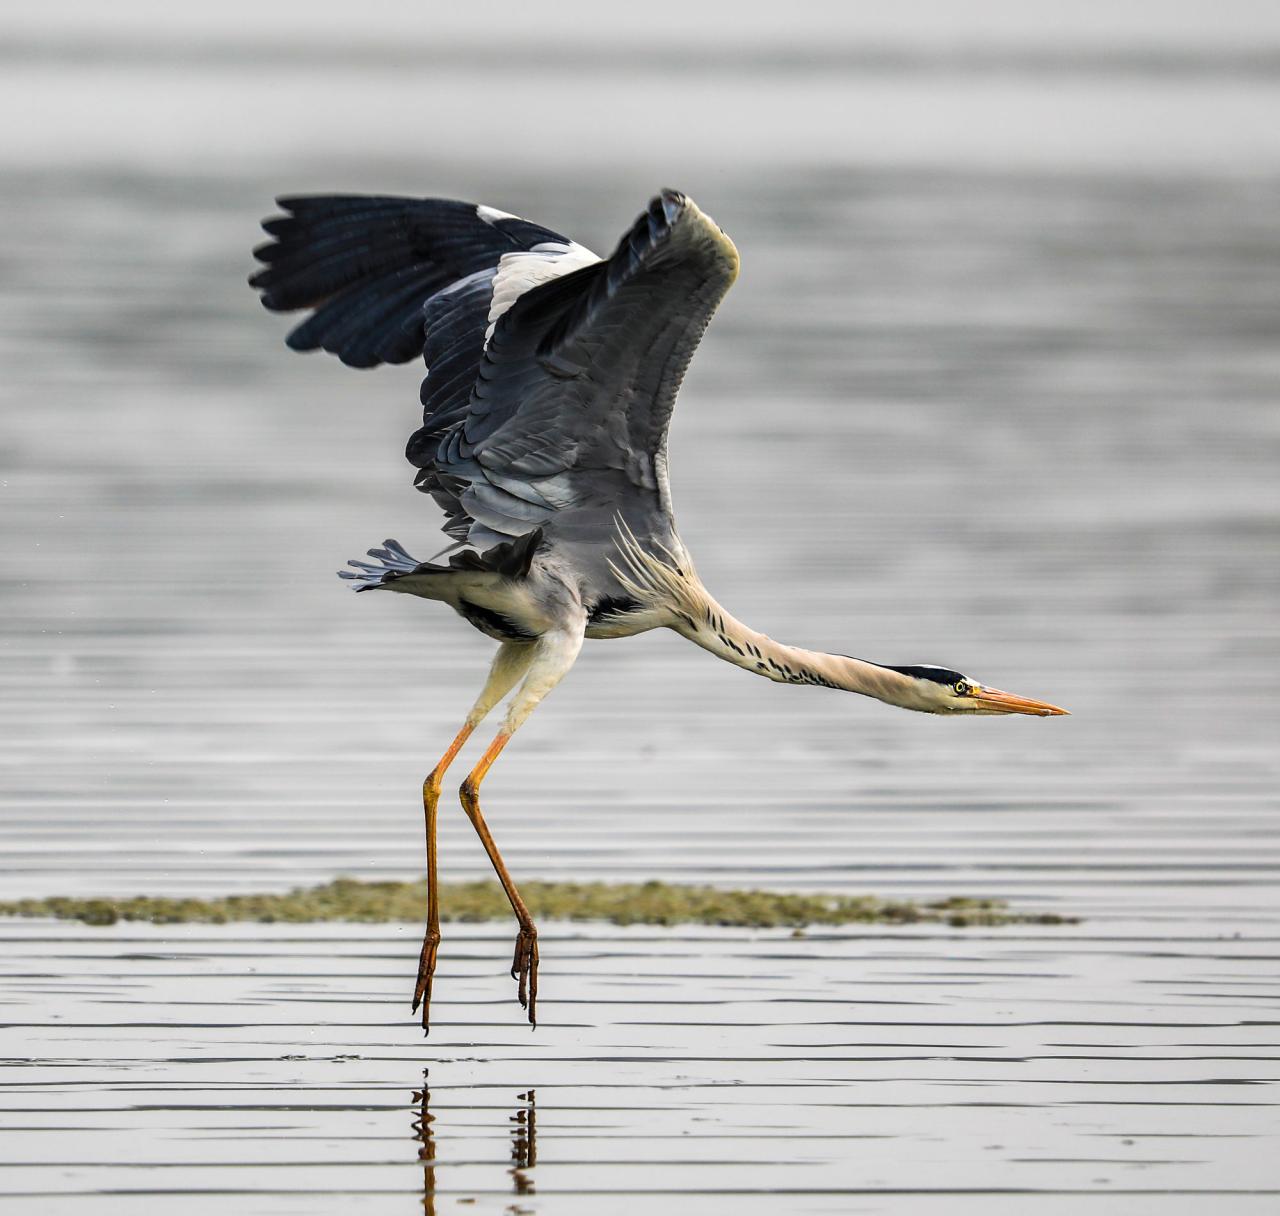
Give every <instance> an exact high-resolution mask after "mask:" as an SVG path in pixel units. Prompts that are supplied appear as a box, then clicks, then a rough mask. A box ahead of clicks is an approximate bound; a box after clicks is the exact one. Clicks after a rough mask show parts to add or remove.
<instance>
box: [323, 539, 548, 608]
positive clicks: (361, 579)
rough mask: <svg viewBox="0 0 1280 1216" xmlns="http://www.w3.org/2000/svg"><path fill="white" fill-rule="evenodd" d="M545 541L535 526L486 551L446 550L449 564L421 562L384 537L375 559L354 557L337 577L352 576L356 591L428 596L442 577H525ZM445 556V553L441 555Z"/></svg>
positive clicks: (431, 595) (371, 555)
mask: <svg viewBox="0 0 1280 1216" xmlns="http://www.w3.org/2000/svg"><path fill="white" fill-rule="evenodd" d="M541 544H542V529H541V528H535V529H534V530H533V531H532V532H526V533H525V534H524V535H523V536H516V537H513V538H512V539H510V540H505V541H502V542H501V543H499V544H496V545H494V546H493V547H492V548H491V549H486V550H485V551H484V552H483V553H476V552H475V551H474V550H471V549H462V550H460V551H454V552H451V550H454V549H455V546H452V545H451V546H450V547H449V549H446V550H445V553H448V554H449V564H448V565H447V566H445V565H440V564H439V563H437V562H420V561H418V559H417V558H416V557H413V556H412V555H410V553H409V552H408V551H407V550H406V549H405V547H404V546H403V545H402V544H401V543H400V542H399V541H398V540H384V541H383V542H382V548H381V549H370V550H369V556H370V557H372V558H373V559H374V561H372V562H366V561H361V560H359V559H358V558H354V557H353V558H352V559H351V560H350V561H349V562H347V565H348V566H351V567H352V569H350V570H339V571H338V577H339V578H345V579H350V580H351V581H352V582H354V583H355V584H356V587H355V590H356V591H372V590H373V589H374V588H376V587H390V588H391V590H392V591H408V592H409V593H410V594H413V595H425V596H426V597H427V598H428V599H431V598H433V597H434V594H435V593H436V592H437V591H438V590H439V588H440V579H441V577H442V576H444V577H446V578H450V579H453V580H457V579H465V578H468V577H470V578H473V579H474V578H476V577H477V576H479V577H480V578H487V579H492V578H493V577H494V576H497V577H499V578H506V579H522V578H524V577H525V575H527V574H528V573H529V566H530V564H531V563H532V562H533V558H534V554H536V553H537V551H538V548H539V546H540V545H541ZM441 556H443V554H442V555H441ZM402 580H407V581H402Z"/></svg>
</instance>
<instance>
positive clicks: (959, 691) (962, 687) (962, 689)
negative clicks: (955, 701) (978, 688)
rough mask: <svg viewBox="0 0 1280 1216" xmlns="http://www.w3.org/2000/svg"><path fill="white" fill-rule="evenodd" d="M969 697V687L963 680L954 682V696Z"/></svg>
mask: <svg viewBox="0 0 1280 1216" xmlns="http://www.w3.org/2000/svg"><path fill="white" fill-rule="evenodd" d="M968 695H969V685H968V683H967V682H966V681H964V680H957V681H956V696H958V697H965V696H968Z"/></svg>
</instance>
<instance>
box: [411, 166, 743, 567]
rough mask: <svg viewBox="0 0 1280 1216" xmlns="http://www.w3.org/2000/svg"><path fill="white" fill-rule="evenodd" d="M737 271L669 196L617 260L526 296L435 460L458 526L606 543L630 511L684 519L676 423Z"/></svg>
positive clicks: (472, 532) (715, 232)
mask: <svg viewBox="0 0 1280 1216" xmlns="http://www.w3.org/2000/svg"><path fill="white" fill-rule="evenodd" d="M737 269H738V256H737V251H736V250H735V249H734V247H733V244H732V242H730V240H729V239H728V237H726V236H725V235H724V234H723V233H722V232H721V231H720V229H719V228H718V227H717V226H716V225H715V224H714V223H713V222H712V221H711V220H709V219H708V218H707V217H706V216H705V215H703V213H702V212H701V211H700V210H699V209H698V208H697V206H696V205H695V204H694V203H692V202H691V201H690V200H688V199H686V198H685V197H684V196H682V195H680V194H677V193H675V192H674V191H666V192H664V193H663V194H662V195H660V196H658V197H657V198H655V199H654V200H653V202H652V203H650V205H649V208H648V209H647V210H646V211H645V213H644V214H643V215H641V217H640V218H639V220H637V222H636V223H635V225H633V227H632V228H631V230H630V231H629V232H628V233H627V234H626V236H624V237H623V239H622V241H621V243H620V244H619V246H618V248H617V250H616V251H615V252H614V254H613V255H612V257H610V258H609V259H608V261H606V262H597V263H594V264H592V265H589V266H585V267H583V268H582V269H580V270H576V271H573V272H572V273H570V274H567V275H563V276H560V277H557V278H555V279H552V280H551V281H549V282H547V283H544V284H543V285H541V286H539V287H536V288H534V289H533V290H530V291H528V292H526V293H525V294H523V295H521V296H520V297H519V298H518V299H517V300H516V301H515V302H514V303H513V304H512V305H511V306H510V307H509V308H508V309H507V310H506V311H505V312H504V313H503V314H502V316H501V317H500V319H499V320H498V321H497V324H496V325H495V326H494V328H493V333H492V335H491V337H490V338H489V341H488V343H487V345H486V347H485V350H484V353H483V357H482V359H481V361H480V365H479V368H478V373H477V377H476V381H475V386H474V388H473V389H472V392H471V398H470V401H469V404H468V408H467V413H466V416H465V417H464V418H463V419H462V421H461V423H460V424H459V425H457V426H454V427H451V428H450V429H449V431H448V433H447V434H445V435H444V436H443V437H442V438H441V440H440V441H439V443H438V445H437V447H436V450H435V453H434V456H433V458H432V460H431V461H430V463H429V464H428V463H427V462H425V461H424V473H423V475H422V481H423V483H424V484H425V485H427V486H429V487H431V488H433V489H434V490H435V491H436V494H437V498H438V499H439V500H441V501H442V503H443V505H445V506H446V508H448V509H449V510H450V514H451V522H452V527H453V529H454V531H455V534H456V535H459V536H462V535H463V534H464V532H463V529H464V528H465V536H466V538H467V539H468V540H469V541H470V542H471V543H472V544H475V545H481V546H482V545H483V544H485V543H486V542H488V541H491V540H492V539H494V538H495V537H496V538H507V537H513V536H519V535H522V534H524V533H526V532H528V531H530V530H531V529H532V528H535V527H539V526H541V527H543V528H544V530H545V531H546V534H547V536H548V538H549V539H555V538H561V539H564V540H569V541H575V540H578V541H596V542H603V541H605V540H606V539H607V537H608V536H609V535H611V534H612V529H613V518H614V515H615V513H620V514H622V515H624V516H625V517H628V518H631V519H633V520H635V526H637V527H645V524H644V522H643V521H644V519H645V518H646V514H648V515H652V514H653V513H654V512H660V513H661V514H662V515H663V516H665V517H666V518H667V519H669V518H670V510H671V507H670V495H669V491H668V488H667V477H666V441H667V425H668V422H669V421H670V418H671V411H672V407H673V405H674V403H675V396H676V392H677V390H678V389H679V387H680V382H681V380H682V379H683V377H684V372H685V369H686V368H687V367H688V365H689V360H690V359H691V358H692V356H693V352H694V350H695V349H696V348H697V345H698V342H699V340H700V339H701V337H702V333H703V330H705V329H706V326H707V323H708V322H709V321H710V319H711V316H712V314H713V313H714V312H715V309H716V306H717V305H718V304H719V302H720V300H721V299H722V298H723V296H724V294H725V292H726V291H727V290H728V289H729V287H730V285H731V284H732V283H733V280H734V278H735V277H736V275H737ZM455 504H456V505H455ZM646 530H647V528H646Z"/></svg>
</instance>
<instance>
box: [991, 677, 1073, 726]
mask: <svg viewBox="0 0 1280 1216" xmlns="http://www.w3.org/2000/svg"><path fill="white" fill-rule="evenodd" d="M969 696H970V697H971V698H972V699H973V700H974V701H976V702H977V703H978V711H977V712H978V713H980V714H1031V715H1032V716H1034V717H1037V718H1056V717H1058V716H1059V715H1060V714H1066V713H1069V712H1070V711H1069V710H1065V709H1060V708H1059V707H1058V706H1056V705H1050V704H1049V702H1048V701H1033V700H1032V699H1031V698H1030V697H1019V696H1016V695H1015V694H1014V693H1011V692H1001V691H1000V689H998V688H984V687H983V686H982V685H981V684H975V685H974V687H973V691H972V692H970V693H969Z"/></svg>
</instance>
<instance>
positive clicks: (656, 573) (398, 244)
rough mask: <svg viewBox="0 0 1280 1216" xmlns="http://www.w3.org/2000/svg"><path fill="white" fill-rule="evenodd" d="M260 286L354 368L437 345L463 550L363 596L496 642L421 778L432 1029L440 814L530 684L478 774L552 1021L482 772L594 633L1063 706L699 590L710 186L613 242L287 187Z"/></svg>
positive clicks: (424, 429) (309, 337)
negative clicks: (691, 529)
mask: <svg viewBox="0 0 1280 1216" xmlns="http://www.w3.org/2000/svg"><path fill="white" fill-rule="evenodd" d="M277 203H278V205H279V207H280V208H281V210H282V212H283V214H281V215H277V216H274V217H272V218H270V219H268V220H265V221H264V222H263V228H264V229H265V230H266V231H267V233H268V234H269V235H270V237H271V239H270V241H268V242H267V243H266V244H264V245H262V246H261V247H259V248H258V249H256V250H255V251H254V252H255V256H256V257H257V258H258V260H259V261H260V262H262V263H263V266H262V268H261V269H260V270H258V271H257V273H256V274H254V275H253V276H252V278H251V279H250V283H251V284H252V285H253V286H254V287H256V288H258V289H259V290H260V291H261V293H262V302H263V304H264V305H265V306H266V307H267V308H269V309H272V310H274V311H281V312H288V311H293V310H297V309H309V310H311V312H310V315H309V316H308V317H307V318H306V319H305V320H304V321H303V322H302V323H301V324H300V325H298V326H297V327H296V328H295V329H293V330H292V332H290V334H289V336H288V339H287V341H288V345H289V346H290V347H292V348H293V349H294V350H301V351H308V350H316V349H320V350H325V351H328V352H329V353H331V354H334V355H337V356H338V358H339V359H340V360H341V361H342V362H343V363H345V364H347V365H349V366H351V367H360V368H367V367H374V366H376V365H378V364H382V363H404V362H406V361H408V360H410V359H413V358H416V357H418V356H420V355H421V356H423V357H424V358H425V361H426V365H427V376H426V379H425V380H424V381H423V382H422V404H423V420H422V426H421V427H420V428H419V429H418V430H417V431H415V432H414V434H413V435H412V437H411V438H410V439H409V444H408V448H407V452H406V454H407V456H408V458H409V460H410V462H411V463H412V464H413V465H414V466H415V467H416V469H417V470H418V472H417V476H416V480H415V484H416V486H417V488H418V489H419V490H421V491H423V492H424V493H426V494H428V495H430V496H431V498H432V499H434V500H435V502H436V504H437V505H438V506H439V508H440V509H441V510H442V511H443V513H444V523H443V530H444V532H445V533H446V534H447V535H448V537H449V540H450V542H451V543H450V544H449V545H448V546H447V547H446V548H445V549H444V550H443V551H442V552H441V553H439V554H437V555H436V556H435V557H434V558H432V559H431V560H429V561H418V560H417V559H415V558H413V557H411V556H410V555H409V553H408V552H407V551H406V550H405V549H404V548H403V547H402V546H401V545H400V544H399V543H398V542H396V541H394V540H388V541H386V542H385V543H384V544H383V545H382V546H381V547H379V548H374V549H371V550H369V556H370V557H371V558H372V559H373V560H372V561H352V562H350V563H349V565H350V566H351V567H352V569H350V570H344V571H342V572H341V574H342V577H344V578H347V579H350V580H352V581H353V582H354V583H355V590H357V591H370V590H375V589H376V590H383V591H394V592H400V593H402V594H408V595H416V596H420V597H421V598H423V599H427V600H437V601H439V602H441V603H443V604H447V605H448V606H449V607H451V608H452V609H453V610H454V611H455V612H457V613H458V614H459V615H460V616H462V617H463V618H464V619H465V620H467V621H468V622H470V624H472V625H473V626H474V627H475V628H476V629H479V630H480V631H481V632H482V633H485V634H487V635H488V636H489V637H491V638H493V639H495V640H496V641H497V642H498V650H497V654H496V655H495V656H494V659H493V663H492V666H491V667H490V670H489V675H488V678H487V679H486V681H485V684H484V687H483V688H482V689H481V691H480V695H479V696H478V697H477V698H476V701H475V704H474V705H473V706H472V707H471V711H470V713H468V714H467V716H466V718H465V720H464V721H463V724H462V726H461V729H460V730H459V731H458V733H457V735H456V737H455V738H454V740H453V742H452V743H450V744H449V746H448V748H447V749H446V750H445V753H444V755H443V756H442V757H441V758H440V761H439V763H437V764H436V766H435V768H433V769H432V770H431V773H430V775H429V776H428V777H427V778H426V780H425V781H424V783H423V787H422V796H423V806H424V810H425V818H426V853H427V883H428V896H427V927H426V933H425V936H424V939H423V944H422V951H421V954H420V956H419V964H418V976H417V983H416V987H415V991H414V997H413V1008H414V1010H415V1011H416V1010H417V1009H418V1008H419V1007H421V1009H422V1025H423V1027H424V1029H425V1028H429V1025H430V1009H431V988H432V981H433V977H434V974H435V969H436V956H437V951H438V948H439V944H440V910H439V906H438V901H437V850H436V823H437V808H438V804H439V799H440V793H441V788H442V783H443V778H444V775H445V771H446V770H447V769H448V768H449V766H450V764H451V763H452V762H453V760H454V759H455V757H456V756H457V755H458V752H459V751H460V750H461V748H462V746H463V745H464V744H465V743H466V741H467V739H468V738H469V737H470V735H471V733H472V732H473V731H474V730H475V729H476V727H477V726H479V725H480V723H481V721H482V720H483V719H484V718H485V717H486V716H487V715H488V714H489V713H490V711H491V710H492V709H493V708H494V707H495V706H496V705H497V704H498V703H499V702H500V701H501V700H502V699H503V698H504V697H505V696H506V695H507V694H508V693H510V692H512V690H514V695H513V696H512V697H511V700H510V702H509V704H508V706H507V709H506V713H505V717H504V718H503V720H502V726H501V728H500V729H499V731H498V732H497V735H496V736H495V737H494V739H493V741H492V743H490V745H489V747H488V749H487V750H486V751H485V752H484V754H483V756H482V757H481V758H480V760H479V762H478V763H477V764H476V766H475V767H474V768H473V769H472V770H471V772H470V774H469V775H468V776H467V778H466V780H465V781H464V782H463V783H462V787H461V790H460V797H461V801H462V806H463V809H464V810H465V812H466V814H467V816H468V818H469V819H470V821H471V823H472V825H473V826H474V828H475V830H476V832H477V833H478V834H479V837H480V840H481V842H482V843H483V845H484V848H485V851H486V852H487V853H488V856H489V860H490V861H491V862H492V864H493V868H494V870H495V872H496V873H497V876H498V878H499V880H500V881H501V883H502V886H503V888H504V890H505V891H506V894H507V898H508V900H509V901H510V903H511V909H512V911H513V912H514V914H515V918H516V920H517V922H518V924H519V931H518V934H517V938H516V947H515V955H514V958H513V961H512V968H511V974H512V978H514V979H517V980H518V982H519V987H518V996H519V1000H520V1003H521V1005H522V1006H523V1007H524V1008H525V1009H526V1010H527V1012H528V1017H529V1021H530V1022H531V1023H534V1024H536V1019H537V997H538V936H537V929H536V927H535V925H534V923H533V919H532V917H531V916H530V915H529V910H528V908H527V907H526V906H525V903H524V900H523V899H521V897H520V892H519V891H518V889H517V888H516V885H515V883H514V882H513V881H512V879H511V875H510V874H509V873H508V871H507V867H506V865H505V863H504V862H503V860H502V855H501V854H500V853H499V851H498V847H497V845H496V844H495V843H494V840H493V836H492V835H491V834H490V832H489V828H488V825H487V824H486V823H485V819H484V815H483V814H482V812H481V809H480V786H481V783H482V782H483V780H484V777H485V774H486V773H488V771H489V769H490V767H491V766H492V765H493V763H494V761H495V760H496V759H497V758H498V755H499V754H500V753H501V752H502V750H503V748H505V747H506V745H507V743H508V742H509V740H510V739H511V737H512V735H514V734H515V732H516V731H517V730H519V728H520V726H521V725H522V724H523V723H524V722H525V720H526V719H527V718H528V717H529V715H530V714H531V713H532V712H533V710H534V708H535V707H536V706H537V705H538V704H539V702H541V701H542V699H543V698H544V697H545V696H546V695H547V694H548V693H549V692H550V691H551V690H552V689H553V688H554V687H555V686H556V685H557V684H558V683H559V682H560V680H561V679H563V678H564V676H565V674H566V673H567V672H568V671H569V669H570V668H571V667H572V666H573V663H574V660H575V659H576V658H577V657H578V653H579V650H580V649H581V647H582V643H583V640H584V639H586V638H624V637H631V636H633V635H634V634H638V633H643V632H645V631H646V630H650V629H658V628H665V629H672V630H675V631H676V632H677V633H679V634H682V635H683V636H684V637H686V638H688V639H689V641H691V642H693V643H695V644H696V645H698V646H701V647H702V648H703V649H705V650H709V651H710V652H711V653H712V654H714V655H716V656H717V657H718V658H721V659H724V660H725V661H726V662H729V663H732V664H733V665H734V666H736V667H741V668H744V669H745V670H747V671H750V672H753V673H754V674H756V675H760V676H764V677H765V679H768V680H773V681H776V682H778V683H785V684H808V685H815V686H818V687H822V688H834V689H843V690H846V691H848V692H855V693H861V694H862V695H863V696H867V697H873V698H875V699H877V700H879V701H884V702H887V703H888V704H890V705H898V706H903V707H904V708H907V709H913V710H918V711H920V712H923V713H932V714H943V715H957V714H1031V715H1035V716H1040V717H1047V716H1051V715H1057V714H1064V713H1066V711H1065V710H1063V709H1059V708H1058V707H1057V706H1054V705H1050V704H1048V703H1047V702H1045V701H1036V700H1033V699H1031V698H1029V697H1021V696H1015V695H1014V694H1012V693H1007V692H1001V691H1000V690H999V689H995V688H990V687H987V686H985V685H983V684H980V683H979V682H978V681H977V680H973V679H970V678H969V677H968V676H964V675H961V674H960V673H959V672H957V671H952V670H950V669H949V668H945V667H935V666H929V665H915V666H892V665H886V664H881V663H872V662H868V661H867V660H864V659H858V658H851V657H848V656H846V655H841V654H826V653H823V652H820V651H814V650H805V649H802V648H800V647H797V646H789V645H784V644H783V643H781V642H775V641H774V640H773V639H772V638H769V637H767V636H766V635H765V634H763V633H760V632H758V631H756V630H755V629H752V628H750V627H749V626H747V625H745V624H743V623H742V622H741V621H739V620H737V619H735V618H734V617H733V616H731V615H730V614H729V613H728V612H727V611H726V610H725V609H724V608H722V607H721V606H720V604H718V603H717V602H716V600H715V599H714V598H712V596H711V594H710V593H709V592H708V591H707V589H706V587H705V586H703V584H702V582H701V580H700V579H699V578H698V575H697V572H696V570H695V568H694V563H693V560H692V558H691V557H690V555H689V552H688V550H687V549H686V548H685V545H684V543H683V542H682V541H681V539H680V535H679V533H678V531H677V530H676V520H675V512H674V510H673V508H672V503H671V489H670V485H669V484H668V479H667V424H668V422H669V420H670V418H671V411H672V408H673V406H674V403H675V397H676V392H677V390H678V388H679V387H680V382H681V380H682V378H683V376H684V372H685V369H686V368H687V367H688V365H689V360H690V359H691V358H692V356H693V352H694V350H695V348H696V347H697V345H698V342H699V340H700V339H701V337H702V334H703V331H704V330H705V329H706V327H707V324H708V322H709V321H710V320H711V317H712V314H713V313H714V312H715V310H716V307H717V305H718V304H719V303H720V301H721V299H722V298H723V297H724V295H725V293H726V292H727V291H728V290H729V287H730V286H731V285H732V283H733V281H734V279H735V278H736V277H737V273H738V251H737V249H736V248H735V247H734V245H733V242H732V241H730V240H729V238H728V237H727V236H726V235H725V234H724V233H723V232H722V231H721V229H720V228H719V227H718V226H717V225H716V224H715V223H714V222H713V221H712V220H711V219H710V218H708V217H707V216H706V215H705V214H703V212H702V211H700V210H699V209H698V207H697V206H696V205H695V204H694V203H693V201H692V200H690V199H689V198H687V197H686V196H684V195H683V194H680V193H679V192H677V191H674V190H664V191H663V192H662V193H660V194H659V195H657V196H656V197H655V198H654V199H653V200H652V201H651V202H650V203H649V205H648V207H647V208H646V209H645V211H644V212H643V213H642V214H641V215H640V217H639V218H638V219H637V220H636V222H635V223H634V224H633V225H632V226H631V228H630V229H629V230H628V231H627V232H626V234H625V235H624V236H623V237H622V239H621V241H620V242H619V244H618V246H617V248H616V249H615V250H614V252H613V253H612V254H611V255H610V256H609V257H607V258H600V257H597V256H596V255H595V254H594V253H592V252H591V251H590V250H589V249H586V248H584V247H583V246H582V245H579V244H578V243H577V242H575V241H572V240H570V239H568V238H567V237H563V236H561V235H559V234H558V233H556V232H552V231H551V230H550V229H547V228H543V227H540V226H539V225H537V224H533V223H530V222H529V221H527V220H523V219H520V218H518V217H516V216H513V215H509V214H507V213H506V212H503V211H498V210H496V209H494V208H492V207H486V206H476V205H475V204H472V203H463V202H457V201H453V200H445V199H410V198H397V197H387V196H373V195H369V196H365V195H327V196H299V197H284V198H280V199H277Z"/></svg>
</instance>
